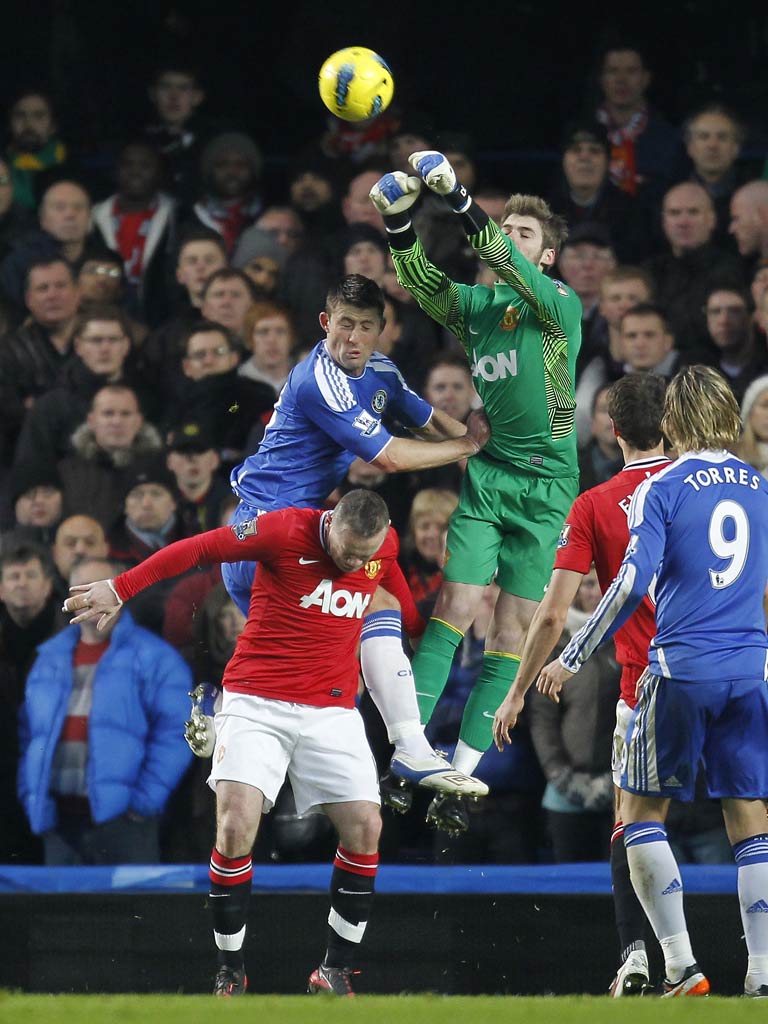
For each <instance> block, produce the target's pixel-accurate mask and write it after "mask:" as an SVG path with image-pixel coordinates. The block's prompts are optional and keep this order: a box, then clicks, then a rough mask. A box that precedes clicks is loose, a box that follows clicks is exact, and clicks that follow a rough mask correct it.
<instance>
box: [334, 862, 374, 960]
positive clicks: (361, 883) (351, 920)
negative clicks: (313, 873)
mask: <svg viewBox="0 0 768 1024" xmlns="http://www.w3.org/2000/svg"><path fill="white" fill-rule="evenodd" d="M378 864H379V855H378V853H352V852H351V851H350V850H345V849H344V848H343V847H341V846H340V847H339V848H338V850H337V851H336V857H335V859H334V862H333V875H332V876H331V912H330V914H329V915H328V949H327V950H326V953H325V960H324V961H323V963H324V964H325V965H326V967H352V966H353V964H354V957H355V954H356V952H357V949H358V946H359V945H360V943H361V941H362V939H363V935H364V933H365V926H366V925H367V923H368V916H369V914H370V912H371V904H372V902H373V886H374V882H375V881H376V869H377V867H378Z"/></svg>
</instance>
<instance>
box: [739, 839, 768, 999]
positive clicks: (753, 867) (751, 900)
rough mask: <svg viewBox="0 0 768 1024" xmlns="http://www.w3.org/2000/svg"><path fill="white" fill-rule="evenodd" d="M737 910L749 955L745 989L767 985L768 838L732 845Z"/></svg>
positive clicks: (745, 840)
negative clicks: (736, 884)
mask: <svg viewBox="0 0 768 1024" xmlns="http://www.w3.org/2000/svg"><path fill="white" fill-rule="evenodd" d="M733 855H734V857H735V859H736V864H737V866H738V876H737V877H738V889H739V907H740V909H741V923H742V925H743V926H744V938H745V939H746V943H747V952H748V953H749V966H748V968H747V987H748V988H759V987H760V985H768V835H758V836H752V837H751V838H749V839H744V840H743V841H742V842H740V843H736V845H735V846H734V848H733Z"/></svg>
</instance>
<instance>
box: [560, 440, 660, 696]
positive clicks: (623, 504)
mask: <svg viewBox="0 0 768 1024" xmlns="http://www.w3.org/2000/svg"><path fill="white" fill-rule="evenodd" d="M668 465H669V459H667V458H664V457H663V456H660V457H657V458H652V459H642V460H641V461H639V462H632V463H630V465H628V466H625V467H624V469H622V470H621V471H620V472H619V473H617V474H616V475H615V476H613V477H611V479H610V480H606V482H605V483H604V484H599V485H598V486H597V487H593V488H591V489H590V490H589V491H585V492H584V493H583V494H580V495H579V496H578V498H577V499H576V501H574V503H573V506H572V508H571V511H570V512H569V513H568V518H567V519H566V521H565V525H564V526H563V529H562V531H561V533H560V539H559V540H558V542H557V554H556V555H555V568H556V569H571V570H572V571H573V572H580V573H584V574H586V573H588V572H589V568H590V566H591V565H592V563H593V562H594V563H595V569H596V570H597V578H598V580H599V582H600V589H601V590H602V592H603V593H605V591H606V590H607V589H608V587H609V586H610V585H611V583H612V582H613V579H614V577H615V576H616V574H617V572H618V571H619V566H620V565H621V563H622V561H623V560H624V554H625V552H626V550H627V544H628V543H629V530H628V528H627V516H628V514H629V503H630V500H631V498H632V495H633V494H634V492H635V488H636V487H637V486H638V485H639V484H641V483H642V482H643V480H646V479H647V478H648V477H649V476H653V474H654V473H658V472H659V470H660V469H663V468H664V467H665V466H668ZM655 635H656V618H655V609H654V607H653V605H652V604H651V602H650V600H649V599H648V598H647V597H646V598H644V599H643V602H642V604H640V605H639V607H638V608H637V610H636V611H635V613H634V615H632V616H630V618H629V619H628V620H627V622H625V624H624V625H623V626H622V627H621V629H619V630H618V631H617V632H616V635H615V636H614V641H615V643H616V660H617V661H618V662H619V664H620V665H623V666H625V667H626V668H627V669H636V670H637V669H640V670H642V669H644V668H645V667H646V665H647V664H648V645H649V644H650V642H651V639H652V637H654V636H655ZM638 675H639V673H638V672H637V671H635V672H632V671H625V672H624V673H622V677H621V696H622V697H623V698H624V700H625V701H626V702H627V703H628V704H629V705H630V707H634V705H635V704H636V698H635V682H636V681H637V677H638Z"/></svg>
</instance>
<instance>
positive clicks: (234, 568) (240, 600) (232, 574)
mask: <svg viewBox="0 0 768 1024" xmlns="http://www.w3.org/2000/svg"><path fill="white" fill-rule="evenodd" d="M264 511H265V510H264V509H263V508H252V507H251V506H250V505H246V503H245V502H244V501H241V502H240V504H239V505H238V506H237V508H236V509H235V511H234V512H233V513H232V515H231V516H230V517H229V523H230V526H232V525H234V524H235V523H242V522H245V520H246V519H255V518H256V516H260V515H261V514H262V513H263V512H264ZM256 565H257V563H256V562H222V565H221V578H222V580H223V581H224V586H225V587H226V590H227V593H228V594H229V596H230V597H231V598H232V600H233V601H234V602H235V604H236V605H237V607H238V608H239V609H240V611H241V612H242V613H243V615H245V617H246V618H248V609H249V607H250V604H251V588H252V587H253V577H254V575H255V573H256Z"/></svg>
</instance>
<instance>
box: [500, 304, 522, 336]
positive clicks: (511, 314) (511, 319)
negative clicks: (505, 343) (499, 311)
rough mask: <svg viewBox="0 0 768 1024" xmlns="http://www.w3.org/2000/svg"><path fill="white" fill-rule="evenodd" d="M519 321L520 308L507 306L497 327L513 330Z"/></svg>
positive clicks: (503, 329)
mask: <svg viewBox="0 0 768 1024" xmlns="http://www.w3.org/2000/svg"><path fill="white" fill-rule="evenodd" d="M519 323H520V310H519V309H517V308H516V307H515V306H507V308H506V310H505V312H504V316H503V317H502V320H501V323H500V324H499V327H500V328H501V329H502V331H514V329H515V328H516V327H517V325H518V324H519Z"/></svg>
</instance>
